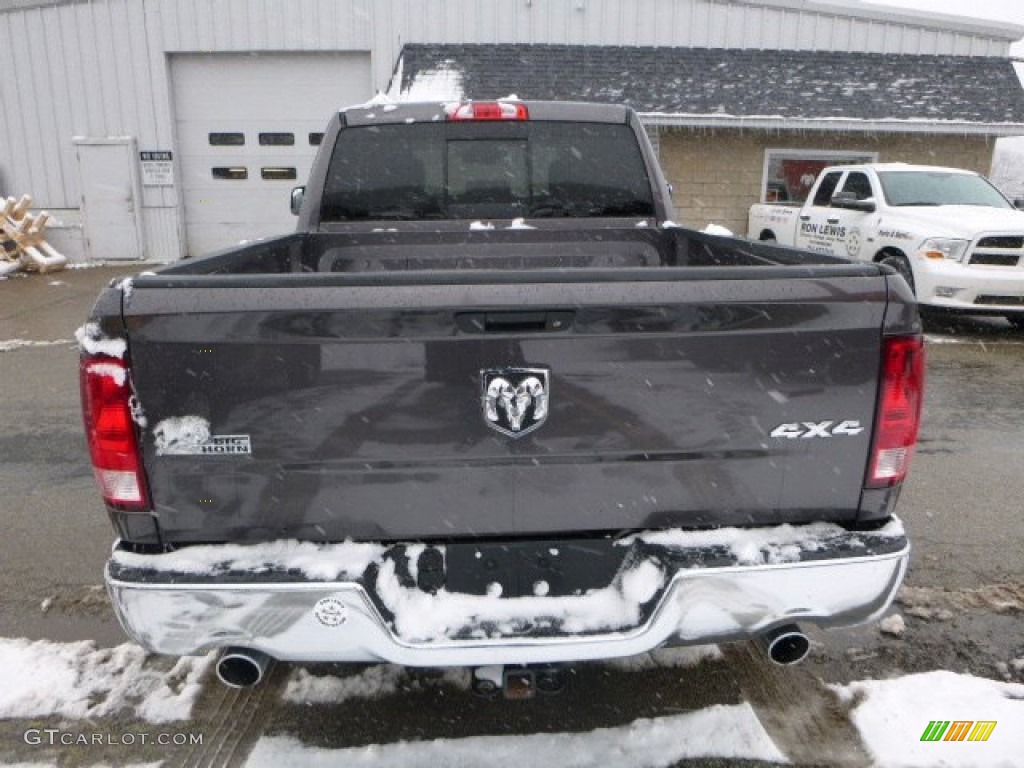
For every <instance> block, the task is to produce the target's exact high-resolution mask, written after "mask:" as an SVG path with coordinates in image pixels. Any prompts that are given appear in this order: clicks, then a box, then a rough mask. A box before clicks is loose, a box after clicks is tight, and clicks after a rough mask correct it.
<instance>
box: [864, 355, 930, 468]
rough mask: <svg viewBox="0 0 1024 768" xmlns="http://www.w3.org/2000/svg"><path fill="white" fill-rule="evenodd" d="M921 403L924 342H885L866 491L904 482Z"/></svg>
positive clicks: (913, 443)
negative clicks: (867, 488)
mask: <svg viewBox="0 0 1024 768" xmlns="http://www.w3.org/2000/svg"><path fill="white" fill-rule="evenodd" d="M923 400H924V341H923V340H922V338H921V337H920V336H894V337H891V338H886V339H884V340H883V344H882V382H881V390H880V392H879V400H878V418H877V421H876V422H875V438H874V443H873V445H872V446H871V469H870V471H869V472H868V478H867V485H868V487H869V488H886V487H888V486H892V485H896V484H897V483H901V482H903V478H905V477H906V475H907V470H908V469H909V468H910V459H911V458H912V457H913V455H914V445H915V444H916V443H917V431H918V427H919V426H920V423H921V403H922V401H923Z"/></svg>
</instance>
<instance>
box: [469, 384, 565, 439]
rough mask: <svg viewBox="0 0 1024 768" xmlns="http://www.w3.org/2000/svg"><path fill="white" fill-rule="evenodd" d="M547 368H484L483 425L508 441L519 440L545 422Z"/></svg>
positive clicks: (547, 385) (546, 410) (547, 395)
mask: <svg viewBox="0 0 1024 768" xmlns="http://www.w3.org/2000/svg"><path fill="white" fill-rule="evenodd" d="M550 378H551V377H550V371H549V370H548V369H547V368H487V369H485V370H482V371H480V385H481V388H482V390H483V391H482V395H481V405H482V407H483V414H484V423H486V424H487V426H489V427H490V428H491V429H496V430H497V431H498V432H501V433H502V434H503V435H508V436H509V437H522V436H523V435H526V434H529V433H530V432H532V431H533V430H535V429H537V427H539V426H540V425H541V424H543V423H544V422H545V421H546V420H547V418H548V403H549V401H550V397H551V389H550Z"/></svg>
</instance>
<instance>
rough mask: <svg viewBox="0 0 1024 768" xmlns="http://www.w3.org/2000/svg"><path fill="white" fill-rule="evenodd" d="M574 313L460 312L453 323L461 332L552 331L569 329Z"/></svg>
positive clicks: (531, 311)
mask: <svg viewBox="0 0 1024 768" xmlns="http://www.w3.org/2000/svg"><path fill="white" fill-rule="evenodd" d="M574 315H575V313H574V312H572V311H569V310H553V311H548V312H545V311H543V310H541V311H536V310H515V311H509V312H460V313H458V314H457V315H456V316H455V324H456V326H457V327H458V329H459V330H460V331H461V332H463V333H552V332H558V331H567V330H569V329H570V328H571V327H572V321H573V316H574Z"/></svg>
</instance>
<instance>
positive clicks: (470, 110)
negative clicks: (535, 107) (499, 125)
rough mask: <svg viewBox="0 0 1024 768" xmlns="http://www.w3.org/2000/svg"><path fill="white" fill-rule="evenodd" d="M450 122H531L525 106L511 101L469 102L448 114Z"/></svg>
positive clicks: (528, 111)
mask: <svg viewBox="0 0 1024 768" xmlns="http://www.w3.org/2000/svg"><path fill="white" fill-rule="evenodd" d="M448 119H449V120H529V119H530V110H528V109H527V108H526V105H525V104H521V103H519V102H509V101H468V102H466V103H465V104H459V105H458V106H456V107H455V108H454V109H453V110H451V111H450V112H449V114H448Z"/></svg>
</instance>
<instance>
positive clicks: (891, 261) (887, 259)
mask: <svg viewBox="0 0 1024 768" xmlns="http://www.w3.org/2000/svg"><path fill="white" fill-rule="evenodd" d="M881 263H882V264H885V265H886V266H889V267H892V268H893V269H895V270H896V272H897V273H898V274H899V275H900V277H902V278H903V279H904V280H906V281H907V285H909V286H910V291H911V293H913V294H914V296H915V297H916V296H917V289H916V288H915V287H914V270H913V269H911V267H910V262H909V261H907V257H906V256H898V255H896V254H890V255H888V256H884V257H882V259H881Z"/></svg>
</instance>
